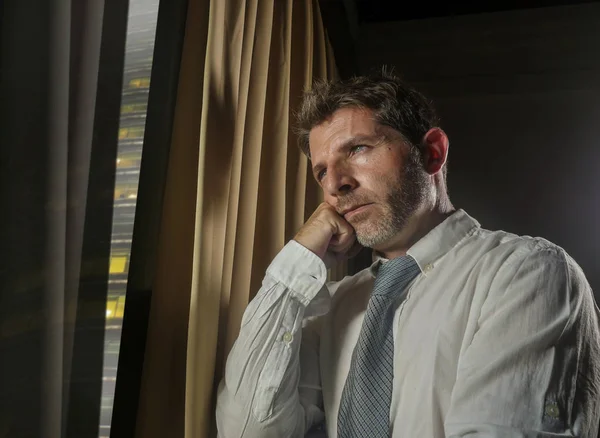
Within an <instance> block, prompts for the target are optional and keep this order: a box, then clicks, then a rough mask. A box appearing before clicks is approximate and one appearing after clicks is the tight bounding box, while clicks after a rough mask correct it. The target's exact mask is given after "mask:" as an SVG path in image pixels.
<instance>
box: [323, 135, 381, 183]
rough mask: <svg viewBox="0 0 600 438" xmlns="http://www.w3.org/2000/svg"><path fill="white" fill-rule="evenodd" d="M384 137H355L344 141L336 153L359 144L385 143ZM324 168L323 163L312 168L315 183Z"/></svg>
mask: <svg viewBox="0 0 600 438" xmlns="http://www.w3.org/2000/svg"><path fill="white" fill-rule="evenodd" d="M385 138H386V137H385V135H382V134H379V135H355V136H353V137H350V138H349V139H347V140H346V141H344V142H343V143H342V144H341V145H340V146H339V147H338V148H337V151H336V152H340V151H346V150H348V149H350V148H352V147H354V146H359V145H361V144H365V143H371V144H374V145H377V144H379V143H381V142H383V141H385ZM324 168H325V165H324V164H323V163H317V164H315V165H314V166H313V168H312V173H313V177H314V178H315V180H317V182H318V181H319V179H318V177H317V176H318V174H319V172H320V171H321V170H323V169H324Z"/></svg>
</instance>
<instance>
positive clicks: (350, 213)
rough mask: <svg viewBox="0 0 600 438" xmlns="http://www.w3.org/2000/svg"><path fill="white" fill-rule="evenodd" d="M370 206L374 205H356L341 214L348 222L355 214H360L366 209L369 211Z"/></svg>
mask: <svg viewBox="0 0 600 438" xmlns="http://www.w3.org/2000/svg"><path fill="white" fill-rule="evenodd" d="M370 205H372V204H370V203H369V204H362V205H355V206H352V207H348V208H346V209H344V210H343V211H342V212H341V215H342V216H344V219H346V220H348V219H349V218H350V217H352V216H354V215H355V214H358V213H360V212H362V211H364V210H365V209H367V208H368V207H369V206H370Z"/></svg>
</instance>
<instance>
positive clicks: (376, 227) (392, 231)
mask: <svg viewBox="0 0 600 438" xmlns="http://www.w3.org/2000/svg"><path fill="white" fill-rule="evenodd" d="M409 157H410V158H409V160H408V161H407V163H406V165H405V166H404V171H403V172H400V173H399V174H398V175H396V177H395V178H394V180H393V181H391V182H390V183H389V184H388V186H389V187H390V190H389V193H388V194H387V196H386V198H387V199H386V200H385V202H382V203H380V204H379V206H380V207H383V208H380V209H379V210H382V211H381V213H379V212H371V215H370V216H369V217H368V218H365V219H364V220H363V221H359V222H358V223H357V224H356V226H355V227H354V228H355V231H356V239H357V240H358V242H359V243H360V244H361V245H362V246H364V247H367V248H374V247H376V246H379V245H381V244H383V243H385V242H387V241H389V240H391V239H392V238H393V237H394V236H396V235H397V234H398V233H400V232H401V231H402V230H403V229H404V227H405V226H406V224H407V223H408V221H409V219H410V218H411V217H412V216H413V215H414V214H415V212H416V211H417V210H418V209H419V207H420V206H421V205H422V204H423V203H424V202H425V199H426V191H427V183H428V180H427V178H428V175H427V173H426V172H425V171H424V170H423V168H422V165H421V162H420V154H419V153H418V152H417V153H411V154H410V156H409Z"/></svg>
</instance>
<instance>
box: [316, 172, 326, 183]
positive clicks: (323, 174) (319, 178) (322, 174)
mask: <svg viewBox="0 0 600 438" xmlns="http://www.w3.org/2000/svg"><path fill="white" fill-rule="evenodd" d="M326 173H327V169H322V170H320V171H319V173H317V181H321V180H322V179H323V178H324V177H325V174H326Z"/></svg>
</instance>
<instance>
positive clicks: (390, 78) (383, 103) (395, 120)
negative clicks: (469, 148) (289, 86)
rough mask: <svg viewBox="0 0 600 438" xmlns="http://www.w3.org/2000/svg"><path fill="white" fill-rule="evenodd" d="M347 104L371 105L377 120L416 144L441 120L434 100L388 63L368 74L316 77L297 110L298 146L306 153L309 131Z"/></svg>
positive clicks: (369, 106)
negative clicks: (338, 78)
mask: <svg viewBox="0 0 600 438" xmlns="http://www.w3.org/2000/svg"><path fill="white" fill-rule="evenodd" d="M345 107H356V108H368V109H371V110H372V111H373V112H374V113H375V118H376V120H377V122H379V123H381V124H382V125H386V126H390V127H391V128H394V129H395V130H396V131H398V132H399V133H400V134H402V136H403V137H404V139H405V140H406V141H407V142H408V143H410V144H411V145H413V146H415V147H417V148H418V147H419V145H420V144H421V141H422V139H423V136H424V135H425V134H426V133H427V131H429V130H430V129H431V128H434V127H436V126H438V124H439V119H438V116H437V114H436V111H435V108H434V107H433V104H432V103H431V101H430V100H428V99H427V98H426V97H425V96H423V94H421V93H420V92H418V91H417V90H415V89H414V88H412V87H411V86H410V85H408V84H407V83H406V82H404V81H403V80H402V79H400V77H398V76H396V75H394V74H393V72H392V71H388V70H387V69H386V68H385V67H384V68H382V70H381V71H380V72H378V73H375V74H371V75H367V76H356V77H353V78H350V79H346V80H340V81H331V82H330V81H317V82H315V83H314V85H313V87H312V89H310V90H308V91H306V92H305V93H304V98H303V100H302V105H301V106H300V109H299V111H298V112H297V113H296V132H297V134H298V146H299V147H300V149H301V150H302V152H304V154H306V156H307V157H309V158H310V149H309V141H308V138H309V135H310V131H311V130H312V129H313V128H314V127H315V126H318V125H320V124H321V123H323V122H324V121H325V120H326V119H327V118H328V117H330V116H331V115H332V114H333V113H334V112H335V111H337V110H338V109H340V108H345Z"/></svg>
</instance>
